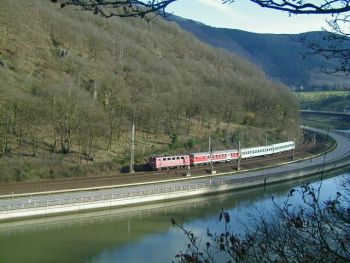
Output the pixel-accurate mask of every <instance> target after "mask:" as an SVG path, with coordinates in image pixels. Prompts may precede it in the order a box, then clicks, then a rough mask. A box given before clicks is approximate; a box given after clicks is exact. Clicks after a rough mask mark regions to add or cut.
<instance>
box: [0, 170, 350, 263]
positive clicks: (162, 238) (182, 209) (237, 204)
mask: <svg viewBox="0 0 350 263" xmlns="http://www.w3.org/2000/svg"><path fill="white" fill-rule="evenodd" d="M344 176H350V170H349V169H347V170H340V171H337V172H334V173H332V174H328V175H327V177H326V179H324V180H323V182H322V188H321V189H322V191H321V196H322V198H325V199H326V198H328V197H330V196H334V194H335V193H336V192H337V191H339V187H340V182H341V181H342V178H343V177H344ZM310 180H312V182H313V184H315V186H318V185H319V184H320V182H319V178H313V179H307V181H310ZM304 182H305V181H304ZM301 183H302V182H301V181H298V182H291V183H288V184H286V183H285V184H280V185H273V186H268V187H267V188H266V189H263V188H257V189H250V190H244V191H235V192H229V193H224V194H220V195H214V196H206V197H199V198H194V199H191V200H182V201H174V202H169V203H166V206H165V204H153V205H148V206H145V207H143V209H142V210H140V207H136V208H133V211H131V210H130V209H124V210H121V209H116V210H107V211H96V212H90V213H85V214H74V215H65V216H59V217H48V218H43V219H32V220H25V221H18V222H5V223H1V224H0V262H11V263H15V262H26V263H28V262H35V263H38V262H93V263H109V262H123V263H124V262H148V263H149V262H172V261H173V260H175V258H174V256H175V255H176V254H177V253H178V252H179V251H180V250H181V249H182V250H183V249H185V244H186V242H187V240H186V237H185V236H184V234H183V233H182V232H181V231H180V230H179V229H178V228H176V227H173V226H172V224H171V218H174V219H176V221H177V222H179V223H180V222H181V223H182V224H183V225H184V226H185V228H186V229H189V230H191V231H193V232H194V233H195V234H197V235H198V236H203V237H204V236H205V234H206V231H207V228H209V229H211V231H212V232H220V231H222V230H223V229H224V225H223V223H222V222H221V223H220V222H219V213H220V211H221V209H222V208H223V209H224V210H225V211H228V212H229V214H230V215H231V228H232V229H234V230H235V231H238V232H239V231H242V230H243V229H244V225H245V224H246V225H249V224H250V221H251V220H253V218H252V215H255V216H256V215H258V214H260V213H265V214H266V213H267V214H269V213H271V211H272V210H273V208H274V207H273V203H272V200H271V199H272V196H273V197H274V198H275V200H276V201H277V202H283V200H285V197H286V195H287V193H288V192H289V191H290V189H291V188H293V187H297V186H298V185H300V184H301ZM293 202H295V203H298V202H300V200H298V199H295V200H294V201H293Z"/></svg>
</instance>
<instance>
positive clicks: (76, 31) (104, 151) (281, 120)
mask: <svg viewBox="0 0 350 263" xmlns="http://www.w3.org/2000/svg"><path fill="white" fill-rule="evenodd" d="M0 79H1V82H0V149H1V152H0V166H1V164H2V165H3V166H4V167H5V166H6V165H7V162H11V166H12V167H21V166H20V164H19V163H17V160H21V162H24V163H26V162H27V161H28V160H36V161H37V160H39V164H40V162H45V163H46V164H47V163H48V162H49V161H50V162H49V165H46V166H45V167H51V166H54V163H57V162H58V163H59V164H62V162H63V163H65V164H68V165H69V166H74V167H80V166H81V165H82V164H85V163H87V162H88V163H89V162H93V163H95V164H96V163H110V162H111V161H114V163H120V164H126V163H127V160H128V156H129V147H130V146H129V137H128V136H129V131H130V129H131V123H132V122H133V121H134V122H135V124H136V131H137V145H136V151H137V159H138V160H139V161H140V162H144V160H145V159H146V158H147V157H148V156H149V155H151V154H156V153H158V154H159V153H162V152H165V151H173V152H177V151H185V148H184V147H185V145H186V147H187V150H190V149H192V148H195V149H199V148H200V147H201V146H200V140H201V139H202V138H204V140H205V141H206V140H207V138H208V134H209V133H213V132H216V133H217V134H222V145H221V146H220V147H224V146H225V145H226V137H227V138H228V137H229V136H230V138H231V143H237V140H238V139H241V140H243V138H244V136H245V135H244V134H239V133H238V135H237V133H235V134H233V133H231V131H232V130H226V128H227V127H230V125H233V126H236V127H237V126H240V127H246V130H247V131H250V133H248V132H247V133H246V137H247V138H248V139H246V145H248V144H249V143H257V142H263V141H264V138H265V134H269V137H270V138H271V140H282V139H287V138H293V136H296V134H297V133H298V106H297V103H296V100H295V98H294V97H293V95H292V93H291V92H289V91H288V89H287V88H285V87H283V86H282V85H280V84H277V83H274V82H272V81H269V80H268V79H266V77H265V76H264V74H263V73H262V71H260V70H259V69H258V68H256V67H255V66H254V65H252V64H251V63H249V62H247V61H246V60H244V59H242V58H241V57H239V56H236V55H233V54H231V53H228V52H225V51H223V50H218V49H215V48H212V47H210V46H208V45H206V44H204V43H202V42H200V41H199V40H197V39H196V38H195V37H193V36H192V35H191V34H189V33H186V32H184V31H183V30H181V29H180V27H179V26H177V25H175V24H174V23H169V22H167V21H164V20H162V19H158V20H157V21H155V22H152V23H147V22H145V21H143V20H141V19H119V18H112V19H105V18H101V17H98V16H94V15H92V14H89V13H85V12H82V11H80V10H77V9H74V8H65V9H63V10H61V9H57V6H56V5H53V4H51V3H50V2H49V1H44V0H42V1H34V0H3V1H1V2H0ZM224 124H225V125H224ZM252 131H253V132H252ZM169 136H170V137H169ZM171 136H172V137H171ZM174 136H175V137H174ZM239 136H240V137H239ZM171 138H172V139H171ZM174 138H175V139H174ZM178 138H180V140H179V139H178ZM181 138H184V139H183V140H184V144H181V140H182V139H181ZM191 138H195V139H196V141H193V140H191ZM188 140H189V141H188ZM179 142H180V144H179ZM159 143H163V144H159ZM169 143H170V144H171V147H170V148H169V147H168V144H169ZM186 143H187V144H186ZM197 143H198V145H197ZM226 146H227V145H226ZM176 148H179V149H176ZM1 157H2V159H1ZM23 158H25V160H24V159H23ZM23 160H24V161H23ZM48 160H49V161H48ZM51 161H52V162H51ZM18 162H19V161H18ZM23 165H24V166H25V164H23ZM39 166H40V167H42V165H39ZM39 166H38V167H39ZM6 167H8V165H7V166H6ZM31 167H32V166H31ZM0 168H1V167H0ZM7 169H10V168H7ZM30 169H32V168H30ZM30 169H29V170H30ZM40 169H43V168H40ZM40 169H39V170H40ZM45 169H48V168H45ZM74 169H75V168H74ZM17 170H18V171H19V173H20V174H21V173H23V169H22V168H18V169H17ZM45 171H46V170H45ZM51 172H52V171H51ZM8 173H9V174H11V173H13V171H12V170H11V171H8ZM43 173H44V172H42V171H41V170H40V171H37V170H36V171H35V172H33V173H32V176H33V177H38V176H39V175H38V174H43ZM52 173H53V174H54V172H52ZM39 177H40V176H39Z"/></svg>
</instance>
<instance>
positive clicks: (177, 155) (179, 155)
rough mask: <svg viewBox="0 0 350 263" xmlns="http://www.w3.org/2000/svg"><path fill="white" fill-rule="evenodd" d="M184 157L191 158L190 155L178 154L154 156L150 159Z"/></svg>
mask: <svg viewBox="0 0 350 263" xmlns="http://www.w3.org/2000/svg"><path fill="white" fill-rule="evenodd" d="M184 156H189V154H176V155H154V156H151V157H150V158H165V157H167V158H168V157H184Z"/></svg>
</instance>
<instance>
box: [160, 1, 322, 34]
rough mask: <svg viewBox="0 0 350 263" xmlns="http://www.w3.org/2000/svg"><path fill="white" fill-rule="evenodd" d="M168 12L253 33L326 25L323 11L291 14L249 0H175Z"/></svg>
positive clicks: (298, 29)
mask: <svg viewBox="0 0 350 263" xmlns="http://www.w3.org/2000/svg"><path fill="white" fill-rule="evenodd" d="M167 11H168V12H172V13H173V14H175V15H178V16H181V17H184V18H188V19H192V20H195V21H199V22H202V23H204V24H206V25H210V26H213V27H223V28H234V29H241V30H245V31H250V32H256V33H276V34H277V33H278V34H280V33H287V34H295V33H301V32H308V31H319V30H322V27H327V23H326V22H325V20H326V19H327V16H324V15H292V16H289V14H288V13H283V12H280V11H276V10H270V9H266V8H261V7H259V6H258V5H256V4H254V3H252V2H250V1H248V0H236V1H235V3H233V4H225V5H224V4H222V2H221V0H178V1H176V2H174V3H172V4H170V5H169V6H168V8H167Z"/></svg>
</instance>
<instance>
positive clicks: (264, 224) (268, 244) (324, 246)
mask: <svg viewBox="0 0 350 263" xmlns="http://www.w3.org/2000/svg"><path fill="white" fill-rule="evenodd" d="M341 187H342V190H340V191H339V192H336V193H335V195H334V197H329V198H326V199H325V198H324V197H323V198H322V196H321V190H322V189H321V188H322V182H321V183H320V184H314V185H313V184H309V183H306V184H303V185H301V186H300V187H297V188H292V189H291V190H290V191H289V193H288V194H287V198H286V199H285V201H283V203H281V204H277V203H276V202H275V201H274V208H276V210H275V211H274V212H273V213H271V215H269V216H259V215H255V217H254V221H253V220H251V221H253V222H255V223H254V225H252V226H249V227H246V228H245V229H244V232H243V233H238V232H237V231H236V230H232V228H231V225H230V224H233V223H231V219H230V215H229V213H228V212H227V211H225V210H222V211H221V212H220V217H219V218H220V221H221V220H223V221H224V230H223V231H222V232H219V233H216V232H213V231H212V230H210V229H208V230H207V238H208V241H206V243H205V246H203V245H201V238H199V237H198V236H196V235H195V234H193V232H192V231H190V230H187V229H186V228H184V227H183V226H182V225H181V224H179V223H178V222H176V221H175V220H173V221H172V223H173V225H175V226H177V227H178V228H179V229H180V230H182V231H183V232H184V234H185V235H186V236H187V239H188V244H187V247H186V250H184V251H180V253H178V254H177V255H176V259H177V261H178V262H215V261H217V257H218V255H225V256H226V257H228V258H229V259H230V261H228V262H349V261H350V238H349V237H350V206H349V197H350V195H349V191H350V176H349V174H347V176H345V177H344V178H342V183H341ZM295 198H297V199H300V200H301V203H295V200H294V199H295Z"/></svg>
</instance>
